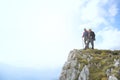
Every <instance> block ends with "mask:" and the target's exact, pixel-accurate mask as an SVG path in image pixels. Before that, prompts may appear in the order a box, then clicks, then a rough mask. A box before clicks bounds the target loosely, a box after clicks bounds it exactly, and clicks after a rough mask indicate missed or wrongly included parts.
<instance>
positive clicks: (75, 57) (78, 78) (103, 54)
mask: <svg viewBox="0 0 120 80" xmlns="http://www.w3.org/2000/svg"><path fill="white" fill-rule="evenodd" d="M59 80H120V51H110V50H77V49H74V50H72V51H70V53H69V55H68V59H67V61H66V62H65V64H64V66H63V69H62V71H61V75H60V77H59Z"/></svg>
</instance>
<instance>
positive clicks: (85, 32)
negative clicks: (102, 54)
mask: <svg viewBox="0 0 120 80" xmlns="http://www.w3.org/2000/svg"><path fill="white" fill-rule="evenodd" d="M82 38H83V39H84V44H85V46H86V44H87V39H88V31H87V30H86V28H84V32H83V35H82Z"/></svg>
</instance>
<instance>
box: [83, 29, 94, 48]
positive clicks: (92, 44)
mask: <svg viewBox="0 0 120 80" xmlns="http://www.w3.org/2000/svg"><path fill="white" fill-rule="evenodd" d="M94 41H95V33H94V32H93V31H92V30H91V29H89V33H88V42H87V43H86V46H85V49H87V48H89V43H91V46H92V49H94Z"/></svg>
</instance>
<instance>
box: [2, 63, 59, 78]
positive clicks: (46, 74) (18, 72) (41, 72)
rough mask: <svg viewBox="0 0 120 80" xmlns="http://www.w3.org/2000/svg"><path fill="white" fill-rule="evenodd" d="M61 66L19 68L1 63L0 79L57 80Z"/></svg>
mask: <svg viewBox="0 0 120 80" xmlns="http://www.w3.org/2000/svg"><path fill="white" fill-rule="evenodd" d="M59 72H60V68H56V69H33V68H18V67H12V66H10V65H6V64H0V80H57V78H58V74H59Z"/></svg>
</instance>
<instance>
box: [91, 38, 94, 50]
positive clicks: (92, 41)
mask: <svg viewBox="0 0 120 80" xmlns="http://www.w3.org/2000/svg"><path fill="white" fill-rule="evenodd" d="M91 45H92V49H94V40H93V39H91Z"/></svg>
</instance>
